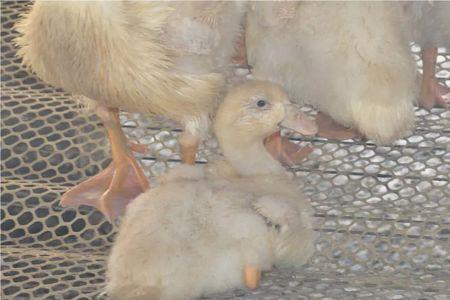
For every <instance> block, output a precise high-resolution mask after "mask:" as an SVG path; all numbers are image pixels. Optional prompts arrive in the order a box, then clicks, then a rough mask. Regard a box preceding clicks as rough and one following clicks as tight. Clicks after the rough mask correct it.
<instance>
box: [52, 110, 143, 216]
mask: <svg viewBox="0 0 450 300" xmlns="http://www.w3.org/2000/svg"><path fill="white" fill-rule="evenodd" d="M97 114H98V115H99V117H100V118H101V119H102V120H103V123H104V126H105V128H106V131H107V133H108V137H109V140H110V142H111V148H112V158H113V161H112V162H111V164H110V165H109V166H108V167H107V168H106V169H105V170H103V171H102V172H100V173H99V174H97V175H95V176H94V177H92V178H89V179H88V180H86V181H84V182H82V183H81V184H79V185H77V186H75V187H73V188H71V189H69V190H68V191H67V192H66V193H64V195H63V196H62V198H61V205H62V206H75V207H76V206H79V205H89V206H93V207H96V208H97V209H99V210H100V211H101V212H102V213H103V214H105V216H106V217H107V218H108V219H109V220H114V219H115V218H117V217H118V216H120V215H121V214H122V213H123V212H124V210H125V207H126V205H127V204H128V203H129V202H130V201H131V200H133V199H134V198H136V197H137V196H138V195H139V194H140V193H142V192H144V191H145V190H146V189H148V188H149V183H148V180H147V177H146V176H145V174H144V172H143V171H142V169H141V167H140V166H139V164H138V162H137V161H136V158H135V157H134V156H133V154H132V153H131V152H130V150H129V148H128V147H130V148H131V149H133V150H138V151H139V152H141V151H144V148H143V146H142V145H138V144H136V143H131V144H130V146H127V139H126V137H125V135H124V133H123V132H122V129H121V127H120V122H119V119H118V112H117V111H115V110H110V109H106V108H100V109H99V111H98V112H97Z"/></svg>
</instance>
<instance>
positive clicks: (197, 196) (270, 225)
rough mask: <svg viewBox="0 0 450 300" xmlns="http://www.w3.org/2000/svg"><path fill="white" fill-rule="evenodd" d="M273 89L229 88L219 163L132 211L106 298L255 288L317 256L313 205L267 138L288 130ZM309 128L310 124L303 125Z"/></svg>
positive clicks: (165, 187) (114, 255)
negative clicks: (274, 271) (277, 271)
mask: <svg viewBox="0 0 450 300" xmlns="http://www.w3.org/2000/svg"><path fill="white" fill-rule="evenodd" d="M289 106H290V103H289V101H288V98H287V95H286V94H285V93H284V92H283V90H282V89H281V88H280V87H279V86H278V85H275V84H271V83H269V82H262V81H252V82H247V83H245V84H243V85H240V86H237V87H236V88H233V89H232V90H231V91H230V92H229V93H228V95H227V96H226V98H225V99H224V100H223V102H222V103H221V105H220V108H219V109H218V112H217V115H216V118H215V124H214V125H215V126H214V127H215V133H216V136H217V139H218V141H219V144H220V146H221V148H222V152H223V154H224V160H220V161H217V162H213V163H209V164H207V165H205V166H188V165H181V166H178V167H176V168H174V169H171V170H170V171H169V173H168V174H166V175H164V177H163V178H160V182H161V184H160V186H158V187H155V188H153V189H150V190H148V191H147V192H145V193H143V194H142V195H140V196H139V197H138V198H137V199H136V200H134V201H133V202H131V203H130V205H129V206H128V208H127V212H126V214H125V217H124V219H123V222H122V224H121V228H120V231H119V234H118V237H117V240H116V243H115V245H114V247H113V249H112V252H111V255H110V257H109V262H108V273H107V274H108V285H107V292H108V295H109V296H110V297H111V298H112V299H121V300H122V299H155V300H181V299H183V300H186V299H194V298H197V297H200V296H202V295H207V294H211V293H217V292H222V291H225V290H229V289H235V288H244V287H246V288H248V289H255V288H257V287H258V285H259V283H260V280H261V274H262V272H263V271H266V270H269V269H271V268H272V266H274V265H276V266H291V267H292V266H294V267H298V266H301V265H303V264H305V263H306V262H307V261H308V259H309V258H310V257H311V255H312V254H313V252H314V234H313V229H312V224H311V213H312V210H311V207H310V205H309V203H308V201H307V200H306V199H305V197H304V196H303V195H302V193H301V191H300V190H299V187H298V185H297V184H296V182H294V181H293V180H292V179H291V178H289V176H287V174H286V172H285V169H284V168H283V167H282V166H281V164H280V163H279V162H278V161H277V160H276V159H274V158H273V157H272V156H271V155H270V154H269V153H268V152H267V151H266V150H265V148H264V139H265V138H266V137H268V136H270V135H271V134H272V133H274V132H277V131H278V130H279V126H280V125H281V124H283V125H284V126H289V127H290V128H297V129H298V126H300V128H301V129H302V130H303V126H304V124H301V122H299V118H294V119H293V120H294V121H295V122H294V123H291V121H292V120H291V118H289V117H288V115H289V114H290V112H291V110H290V107H289ZM308 124H309V123H308Z"/></svg>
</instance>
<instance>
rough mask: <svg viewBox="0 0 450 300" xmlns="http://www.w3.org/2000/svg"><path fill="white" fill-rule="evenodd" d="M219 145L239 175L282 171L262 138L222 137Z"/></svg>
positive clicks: (278, 172) (280, 172)
mask: <svg viewBox="0 0 450 300" xmlns="http://www.w3.org/2000/svg"><path fill="white" fill-rule="evenodd" d="M221 147H222V150H223V153H224V155H225V158H226V159H227V160H228V161H229V162H230V164H231V165H232V166H233V168H234V169H235V170H236V171H237V172H238V173H239V174H240V175H243V176H251V175H268V174H282V173H283V172H284V168H283V167H282V166H281V164H280V163H279V162H278V161H276V160H275V159H274V158H273V157H272V156H271V155H270V154H269V152H267V150H266V148H265V147H264V144H263V139H255V140H248V139H244V138H239V137H237V136H229V137H222V139H221Z"/></svg>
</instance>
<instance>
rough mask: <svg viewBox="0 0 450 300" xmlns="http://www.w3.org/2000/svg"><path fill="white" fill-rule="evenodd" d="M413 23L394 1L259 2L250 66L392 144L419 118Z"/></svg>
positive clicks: (250, 36)
mask: <svg viewBox="0 0 450 300" xmlns="http://www.w3.org/2000/svg"><path fill="white" fill-rule="evenodd" d="M286 11H287V12H288V13H286ZM409 24H411V18H410V16H408V15H407V14H405V12H404V10H403V7H402V5H401V4H399V3H395V2H300V3H298V2H294V3H292V2H278V3H275V2H270V3H264V4H260V3H258V4H256V5H253V9H252V11H251V12H250V13H249V15H248V27H247V48H248V59H249V64H250V65H252V66H253V67H254V73H255V75H256V76H257V77H259V78H265V79H269V80H274V81H276V82H278V83H280V84H282V85H283V86H284V87H285V88H286V89H287V90H288V92H289V93H290V95H291V96H293V98H294V99H296V100H297V101H300V102H306V103H311V104H312V105H314V106H316V107H317V108H318V109H320V110H321V111H322V112H325V113H326V114H328V115H330V116H331V117H332V118H333V119H334V120H336V121H337V122H339V123H341V124H343V125H346V126H350V127H353V128H355V129H356V130H358V131H359V132H361V133H362V134H363V135H365V136H367V137H368V138H370V139H374V140H375V141H376V142H378V143H382V144H384V143H390V142H392V141H393V140H395V139H397V138H399V137H401V136H403V135H404V134H405V133H407V132H408V130H409V129H411V127H412V125H413V122H414V113H413V103H414V101H415V100H416V98H417V94H418V93H417V92H418V89H417V83H416V71H415V65H414V62H413V60H412V59H411V55H410V52H409V42H410V41H411V39H412V38H411V36H410V32H409V30H408V28H410V27H409V26H410V25H409Z"/></svg>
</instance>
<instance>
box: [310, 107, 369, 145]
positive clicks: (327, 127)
mask: <svg viewBox="0 0 450 300" xmlns="http://www.w3.org/2000/svg"><path fill="white" fill-rule="evenodd" d="M316 123H317V126H318V128H319V130H318V132H317V135H318V136H320V137H324V138H327V139H335V140H346V139H352V138H355V137H358V136H360V134H359V133H358V132H357V131H356V130H354V129H352V128H348V127H345V126H342V125H340V124H338V123H336V121H334V120H333V119H332V118H331V117H330V116H328V115H326V114H324V113H322V112H319V113H317V116H316Z"/></svg>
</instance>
